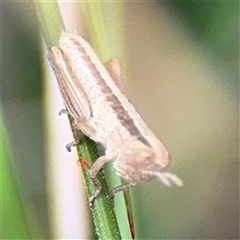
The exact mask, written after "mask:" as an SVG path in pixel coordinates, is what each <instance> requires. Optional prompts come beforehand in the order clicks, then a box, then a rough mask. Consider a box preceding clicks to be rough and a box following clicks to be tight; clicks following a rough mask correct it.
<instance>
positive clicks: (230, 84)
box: [1, 1, 239, 239]
mask: <svg viewBox="0 0 240 240" xmlns="http://www.w3.org/2000/svg"><path fill="white" fill-rule="evenodd" d="M93 4H94V3H93ZM111 4H114V3H105V5H104V6H103V10H104V9H108V11H109V8H111ZM122 5H123V6H122V8H121V11H123V14H124V19H123V20H124V22H123V26H122V29H123V30H122V32H123V34H124V38H125V45H124V52H125V53H126V55H125V59H122V61H124V64H123V65H124V69H123V78H124V81H125V82H127V87H126V88H127V89H128V91H127V94H128V96H129V98H130V99H131V101H132V102H133V103H134V105H135V106H136V108H137V109H138V110H139V112H140V114H141V115H142V116H143V118H144V119H145V120H146V122H147V123H148V124H149V126H150V127H151V129H152V130H153V131H154V132H155V133H156V135H157V136H158V137H160V139H161V140H162V142H163V143H164V144H165V145H166V146H167V149H168V150H169V151H170V153H171V159H172V163H171V166H170V167H169V168H168V171H169V172H173V173H176V174H177V175H178V176H179V177H181V179H182V180H183V182H184V187H183V188H176V187H172V188H166V187H163V186H162V184H160V183H159V182H158V181H157V180H156V181H153V182H150V183H146V184H144V185H141V186H138V187H136V188H135V189H132V190H131V193H132V194H133V201H134V220H135V227H136V236H137V239H239V160H238V155H239V129H238V98H239V87H238V82H239V3H237V2H211V1H210V2H197V1H196V2H195V1H192V2H185V1H171V2H169V3H166V2H165V3H163V2H161V1H159V2H157V1H156V2H141V3H137V2H125V3H122ZM1 7H2V11H1V15H2V16H1V17H2V32H1V36H2V37H1V40H2V42H1V43H2V54H1V56H2V57H1V60H2V64H1V66H2V69H1V70H2V74H1V83H2V84H1V87H2V91H1V94H2V96H1V99H2V102H1V104H2V119H3V120H2V124H1V127H2V128H1V134H2V138H1V140H2V144H1V146H2V148H1V156H2V161H1V162H2V164H1V176H2V177H1V192H2V194H1V201H2V208H1V216H2V219H1V220H2V221H1V229H2V232H1V234H2V236H1V238H2V239H17V238H18V239H27V238H29V239H37V238H38V239H50V238H52V233H51V230H50V229H51V226H49V225H50V224H51V223H50V222H49V214H48V207H49V206H48V195H47V191H46V181H47V179H46V173H45V169H46V168H47V167H48V166H47V159H46V153H45V150H46V149H45V148H44V142H45V141H46V138H47V137H48V136H46V135H47V133H46V132H45V133H46V135H45V134H43V133H44V131H45V129H46V126H45V124H46V123H45V112H44V104H43V102H44V98H45V93H44V91H43V89H44V88H43V82H44V81H45V80H44V79H43V77H42V76H43V70H42V63H41V60H42V59H41V51H40V41H39V39H40V29H39V25H38V21H37V18H36V11H35V8H34V6H33V3H31V2H21V3H20V2H2V3H1ZM69 16H71V14H70V15H69ZM106 21H107V22H108V23H109V22H110V21H111V16H110V15H109V16H108V15H107V16H106ZM116 31H118V29H116ZM110 41H118V39H114V38H113V39H111V40H110ZM104 60H106V59H104ZM47 80H49V79H47ZM56 161H57V159H56ZM88 224H89V223H86V225H88ZM79 238H81V237H80V236H79Z"/></svg>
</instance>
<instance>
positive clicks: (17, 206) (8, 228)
mask: <svg viewBox="0 0 240 240" xmlns="http://www.w3.org/2000/svg"><path fill="white" fill-rule="evenodd" d="M0 122H1V126H0V136H1V137H0V146H1V152H0V154H1V164H0V173H1V178H0V192H1V198H0V206H1V208H0V216H1V221H0V225H1V232H0V238H1V239H30V238H31V237H30V236H31V235H30V231H29V228H28V224H27V217H26V213H25V211H24V208H23V205H24V203H23V202H22V199H21V193H20V191H19V190H20V189H19V188H18V184H17V176H16V175H15V174H14V171H13V168H14V167H13V166H12V163H13V162H12V156H11V153H10V150H11V146H10V144H9V141H8V140H7V136H6V133H5V132H4V123H3V119H2V116H1V120H0Z"/></svg>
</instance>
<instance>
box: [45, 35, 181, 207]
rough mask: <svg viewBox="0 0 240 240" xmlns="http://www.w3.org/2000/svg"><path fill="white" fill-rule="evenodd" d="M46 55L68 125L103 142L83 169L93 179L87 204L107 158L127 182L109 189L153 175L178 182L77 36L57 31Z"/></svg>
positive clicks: (140, 122) (157, 143) (97, 189)
mask: <svg viewBox="0 0 240 240" xmlns="http://www.w3.org/2000/svg"><path fill="white" fill-rule="evenodd" d="M49 61H50V63H51V66H52V68H53V71H54V73H55V76H56V78H57V81H58V85H59V89H60V92H61V95H62V97H63V101H64V103H65V107H66V109H67V110H68V112H69V114H70V115H71V116H72V117H73V119H74V121H73V126H74V127H75V128H77V129H79V130H81V131H82V133H83V134H85V135H86V136H88V137H89V138H91V139H92V140H93V141H95V142H98V143H100V144H101V145H102V146H103V147H104V148H105V154H104V155H103V156H101V157H99V158H98V159H97V160H96V162H95V163H94V164H93V165H92V166H91V168H90V170H89V174H90V177H91V179H92V180H93V183H94V185H95V192H94V193H93V195H92V196H91V197H90V199H89V202H90V204H91V205H92V204H93V202H94V200H95V199H96V198H97V196H98V195H99V194H100V191H101V184H100V183H99V181H98V180H97V174H98V172H99V170H100V169H101V168H102V167H103V166H104V165H105V164H106V163H107V162H108V161H109V160H111V159H115V161H114V169H115V171H116V174H117V175H119V176H120V177H122V178H123V179H124V180H125V181H126V182H127V183H126V184H123V185H120V186H117V187H116V188H114V189H113V191H112V193H113V194H116V193H117V192H119V191H122V190H125V189H128V188H130V187H133V186H135V185H137V184H139V183H141V182H145V181H148V180H151V179H153V178H159V179H160V180H161V181H162V182H163V183H164V184H165V185H167V186H170V185H171V183H174V184H176V185H178V186H182V181H181V180H180V179H179V178H178V177H177V176H176V175H173V174H171V173H167V172H164V171H163V169H164V168H165V167H166V166H167V165H168V164H169V154H168V151H167V150H166V149H165V147H164V145H163V144H162V143H161V142H160V141H159V140H158V139H157V137H156V136H155V135H154V134H153V132H152V131H151V130H150V129H149V128H148V126H147V125H146V123H145V122H144V121H143V120H142V118H141V117H140V115H139V114H138V112H137V111H136V110H135V108H134V107H133V105H132V104H131V103H130V102H129V100H128V99H127V98H126V96H125V95H124V94H123V93H122V91H121V90H120V88H119V87H118V85H119V84H118V83H117V82H116V80H114V79H113V77H112V76H111V75H110V74H109V72H108V70H107V69H106V68H105V66H104V65H103V64H102V62H101V61H100V59H99V58H98V56H97V55H96V53H95V52H94V51H93V49H92V48H91V46H90V45H89V44H88V43H87V42H86V41H85V40H84V39H83V38H82V37H80V36H78V35H74V34H67V33H63V34H62V36H61V38H60V40H59V46H56V47H53V48H52V49H51V50H50V52H49Z"/></svg>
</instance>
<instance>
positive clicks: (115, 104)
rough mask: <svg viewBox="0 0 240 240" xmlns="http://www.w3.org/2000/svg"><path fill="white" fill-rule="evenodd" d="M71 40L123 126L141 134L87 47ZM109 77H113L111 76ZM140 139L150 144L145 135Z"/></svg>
mask: <svg viewBox="0 0 240 240" xmlns="http://www.w3.org/2000/svg"><path fill="white" fill-rule="evenodd" d="M71 40H72V41H73V44H74V45H75V46H77V47H78V50H79V51H80V52H81V53H82V54H83V56H82V58H83V59H84V60H85V61H86V63H87V64H88V66H89V68H90V70H91V71H92V72H93V73H94V76H95V77H96V80H97V82H96V84H97V85H98V86H99V87H100V89H101V92H102V93H104V96H105V99H106V101H107V102H108V104H109V106H110V107H111V108H112V110H113V111H114V112H115V113H116V116H117V118H118V120H119V121H120V123H121V124H122V126H124V127H125V128H126V129H127V130H128V132H129V133H130V135H132V136H141V133H140V131H139V130H138V128H137V127H136V126H135V124H134V121H133V119H132V118H131V117H130V115H129V114H128V112H127V111H126V110H125V109H124V107H123V106H122V104H121V102H120V101H119V99H118V98H117V96H116V95H115V94H114V93H113V92H112V90H111V89H110V88H109V87H108V86H107V85H106V83H105V81H104V79H103V78H102V76H101V73H100V72H99V71H98V69H97V68H96V66H95V64H94V63H93V62H92V61H91V58H90V57H89V54H88V53H87V52H86V50H85V48H84V47H83V46H82V45H81V44H79V43H78V41H76V40H75V39H71ZM99 61H100V60H99ZM103 67H104V66H103ZM104 68H105V67H104ZM106 71H107V70H106ZM109 77H110V78H111V76H109ZM113 82H114V81H113ZM140 141H141V142H142V143H144V144H145V145H148V146H149V143H148V142H147V140H146V139H145V141H144V138H143V137H142V138H141V140H140Z"/></svg>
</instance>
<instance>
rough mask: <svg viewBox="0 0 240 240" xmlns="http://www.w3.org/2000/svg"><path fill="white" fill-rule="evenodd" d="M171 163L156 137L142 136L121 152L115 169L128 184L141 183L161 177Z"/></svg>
mask: <svg viewBox="0 0 240 240" xmlns="http://www.w3.org/2000/svg"><path fill="white" fill-rule="evenodd" d="M169 161H170V160H169V154H168V151H167V150H166V148H165V147H164V146H163V144H162V143H161V142H160V141H159V140H158V139H157V138H156V137H155V136H153V135H149V136H146V137H143V136H141V137H138V138H135V139H134V140H133V141H132V142H130V143H128V144H127V145H126V146H125V147H124V148H123V149H122V150H121V151H120V153H119V155H118V156H117V158H116V161H115V164H114V168H115V169H116V172H117V174H118V175H120V176H121V177H122V178H124V179H125V180H127V181H128V182H141V181H147V180H150V179H152V178H154V177H160V176H158V174H159V173H160V170H161V169H163V168H165V167H166V166H167V165H168V163H169Z"/></svg>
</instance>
